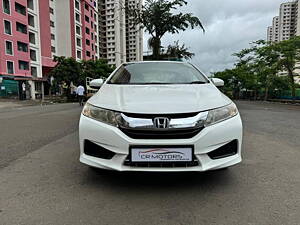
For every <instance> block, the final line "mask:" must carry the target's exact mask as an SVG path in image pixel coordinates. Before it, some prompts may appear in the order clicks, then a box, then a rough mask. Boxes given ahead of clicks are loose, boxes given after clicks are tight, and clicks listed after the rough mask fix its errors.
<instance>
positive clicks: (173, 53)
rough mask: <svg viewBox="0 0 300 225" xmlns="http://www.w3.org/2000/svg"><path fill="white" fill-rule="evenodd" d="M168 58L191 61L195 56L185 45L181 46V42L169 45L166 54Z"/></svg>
mask: <svg viewBox="0 0 300 225" xmlns="http://www.w3.org/2000/svg"><path fill="white" fill-rule="evenodd" d="M166 55H167V57H170V58H176V59H183V58H185V59H191V58H192V57H193V56H194V55H195V54H194V53H192V52H189V51H188V48H187V47H185V44H183V45H182V46H180V45H179V41H175V42H174V45H169V46H168V48H167V52H166Z"/></svg>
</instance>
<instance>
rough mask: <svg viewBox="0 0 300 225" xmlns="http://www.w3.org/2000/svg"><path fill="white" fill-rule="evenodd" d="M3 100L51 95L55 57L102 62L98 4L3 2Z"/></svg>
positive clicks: (93, 0)
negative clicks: (51, 73) (51, 71)
mask: <svg viewBox="0 0 300 225" xmlns="http://www.w3.org/2000/svg"><path fill="white" fill-rule="evenodd" d="M0 20H1V22H0V96H8V95H13V96H19V97H20V98H25V96H26V98H29V97H31V98H32V99H35V98H36V97H41V96H42V95H43V94H44V93H46V94H47V93H49V88H50V85H49V82H48V81H49V78H48V77H47V74H48V73H49V71H50V70H51V69H52V68H53V67H54V66H55V62H54V61H53V57H54V56H55V55H57V56H66V57H74V58H76V59H77V60H82V59H84V60H89V59H97V58H99V44H98V43H99V41H98V40H99V37H98V4H97V0H0Z"/></svg>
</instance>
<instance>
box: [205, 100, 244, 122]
mask: <svg viewBox="0 0 300 225" xmlns="http://www.w3.org/2000/svg"><path fill="white" fill-rule="evenodd" d="M237 114H238V109H237V107H236V105H235V104H234V103H233V102H232V103H231V104H229V105H227V106H224V107H222V108H218V109H213V110H210V111H208V115H207V118H206V121H205V126H210V125H213V124H216V123H219V122H222V121H224V120H227V119H230V118H232V117H234V116H236V115H237Z"/></svg>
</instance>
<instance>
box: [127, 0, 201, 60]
mask: <svg viewBox="0 0 300 225" xmlns="http://www.w3.org/2000/svg"><path fill="white" fill-rule="evenodd" d="M184 5H187V1H185V0H169V1H168V0H146V1H145V4H144V5H143V6H142V7H140V6H135V7H131V8H128V12H129V14H130V15H131V16H133V17H134V18H135V23H136V24H141V28H145V30H146V31H147V32H148V33H149V34H150V35H151V38H150V40H149V42H148V44H149V46H150V47H151V49H153V59H160V48H161V39H162V37H163V36H164V35H165V34H166V33H171V34H176V33H179V32H180V31H185V30H186V29H188V28H192V29H194V28H196V27H200V28H201V29H202V30H203V32H204V31H205V30H204V27H203V25H202V23H201V21H200V19H199V18H198V17H196V16H194V15H193V14H192V13H182V12H180V13H177V14H176V13H174V11H176V10H177V9H178V8H179V7H182V6H184Z"/></svg>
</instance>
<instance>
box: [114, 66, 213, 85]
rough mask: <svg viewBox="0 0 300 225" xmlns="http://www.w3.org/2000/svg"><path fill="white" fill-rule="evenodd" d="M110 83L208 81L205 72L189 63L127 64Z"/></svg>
mask: <svg viewBox="0 0 300 225" xmlns="http://www.w3.org/2000/svg"><path fill="white" fill-rule="evenodd" d="M108 83H109V84H189V83H208V81H207V79H206V78H205V77H204V76H203V74H202V73H201V72H200V71H198V70H197V69H196V68H195V67H193V66H192V65H190V64H188V63H168V62H159V63H154V62H151V63H136V64H127V65H123V66H121V67H120V68H119V70H118V71H117V72H116V73H115V74H114V75H113V77H112V78H111V79H110V80H109V81H108Z"/></svg>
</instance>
